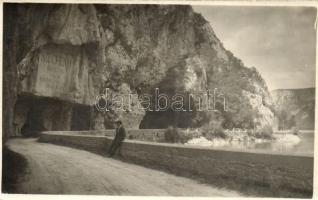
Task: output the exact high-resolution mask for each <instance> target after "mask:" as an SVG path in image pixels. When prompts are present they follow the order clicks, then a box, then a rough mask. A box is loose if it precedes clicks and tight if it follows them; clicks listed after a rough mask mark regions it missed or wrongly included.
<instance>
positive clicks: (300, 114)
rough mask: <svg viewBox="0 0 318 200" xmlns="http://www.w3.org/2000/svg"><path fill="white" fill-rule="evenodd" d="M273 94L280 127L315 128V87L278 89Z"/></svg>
mask: <svg viewBox="0 0 318 200" xmlns="http://www.w3.org/2000/svg"><path fill="white" fill-rule="evenodd" d="M271 94H272V98H273V101H274V105H275V115H276V117H277V118H278V127H279V129H288V128H291V127H292V126H294V125H296V126H297V127H298V128H299V129H311V130H313V129H314V127H315V88H304V89H278V90H273V91H272V92H271Z"/></svg>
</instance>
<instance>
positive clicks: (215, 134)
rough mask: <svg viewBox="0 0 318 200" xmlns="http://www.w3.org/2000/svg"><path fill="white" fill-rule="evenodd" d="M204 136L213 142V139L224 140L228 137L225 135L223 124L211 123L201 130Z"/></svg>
mask: <svg viewBox="0 0 318 200" xmlns="http://www.w3.org/2000/svg"><path fill="white" fill-rule="evenodd" d="M200 131H201V133H202V135H203V136H204V137H205V138H206V139H208V140H212V139H213V138H222V139H226V138H227V135H226V134H225V132H224V130H223V128H222V126H221V124H219V123H214V122H210V123H209V124H206V125H204V126H202V127H201V128H200Z"/></svg>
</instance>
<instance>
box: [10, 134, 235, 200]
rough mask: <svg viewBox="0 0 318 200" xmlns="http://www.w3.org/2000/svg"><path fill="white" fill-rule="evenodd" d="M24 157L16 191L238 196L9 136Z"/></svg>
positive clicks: (173, 177)
mask: <svg viewBox="0 0 318 200" xmlns="http://www.w3.org/2000/svg"><path fill="white" fill-rule="evenodd" d="M7 145H8V147H9V148H10V149H11V150H12V151H14V152H16V153H19V154H21V155H23V156H24V157H25V158H26V160H27V163H28V164H27V165H28V166H27V169H26V171H27V173H26V174H25V175H24V178H23V179H22V180H20V181H19V184H18V188H19V189H18V190H19V193H28V194H29V193H33V194H87V195H88V194H96V195H97V194H103V195H142V196H143V195H164V196H166V195H169V196H170V195H171V196H194V195H199V196H236V197H238V196H240V194H239V193H238V192H235V191H229V190H226V189H220V188H215V187H212V186H210V185H205V184H201V183H199V182H197V181H195V180H191V179H188V178H183V177H178V176H175V175H172V174H168V173H166V172H162V171H158V170H153V169H149V168H145V167H142V166H138V165H135V164H129V163H125V162H122V161H119V160H115V159H112V158H105V157H103V156H100V155H97V154H93V153H90V152H87V151H83V150H78V149H73V148H69V147H63V146H58V145H53V144H48V143H39V142H37V141H36V139H33V138H32V139H11V140H9V141H8V143H7Z"/></svg>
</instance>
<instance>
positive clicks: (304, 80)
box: [193, 6, 316, 90]
mask: <svg viewBox="0 0 318 200" xmlns="http://www.w3.org/2000/svg"><path fill="white" fill-rule="evenodd" d="M193 8H194V10H195V11H196V12H199V13H201V14H202V15H203V16H204V17H205V19H207V20H208V21H209V22H210V24H211V25H212V28H213V30H214V31H215V33H216V35H217V36H218V38H219V39H220V40H221V41H222V43H223V45H224V46H225V48H226V49H228V50H230V51H231V52H232V53H233V54H234V55H235V56H236V57H238V58H240V59H241V60H242V61H243V63H244V64H245V65H246V66H248V67H252V66H254V67H256V68H257V69H258V71H259V72H260V73H261V74H262V76H263V78H264V79H265V81H266V83H267V85H268V87H269V89H270V90H273V89H279V88H306V87H314V86H315V66H316V64H315V57H316V51H315V47H316V32H315V26H314V25H315V19H316V9H315V8H309V7H307V8H304V7H254V6H253V7H227V6H193Z"/></svg>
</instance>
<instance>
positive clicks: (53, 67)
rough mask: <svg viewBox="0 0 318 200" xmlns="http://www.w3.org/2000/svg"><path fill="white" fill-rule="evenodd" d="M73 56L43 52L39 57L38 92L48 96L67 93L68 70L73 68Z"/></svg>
mask: <svg viewBox="0 0 318 200" xmlns="http://www.w3.org/2000/svg"><path fill="white" fill-rule="evenodd" d="M73 65H74V61H73V58H72V56H71V55H66V54H62V53H57V52H46V51H43V52H41V53H40V55H39V63H38V73H37V82H36V91H37V92H39V93H41V94H45V95H47V96H60V95H62V94H63V93H66V92H67V87H66V81H67V74H68V73H67V68H72V67H73Z"/></svg>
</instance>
